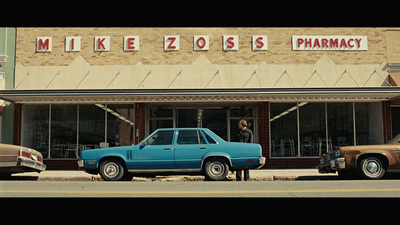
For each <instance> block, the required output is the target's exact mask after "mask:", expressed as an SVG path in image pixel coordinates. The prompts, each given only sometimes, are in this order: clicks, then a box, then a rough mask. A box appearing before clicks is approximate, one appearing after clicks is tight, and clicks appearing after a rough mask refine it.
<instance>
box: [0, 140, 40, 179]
mask: <svg viewBox="0 0 400 225" xmlns="http://www.w3.org/2000/svg"><path fill="white" fill-rule="evenodd" d="M44 170H46V165H45V164H43V156H42V153H40V152H38V151H36V150H34V149H30V148H25V147H22V146H17V145H9V144H0V177H6V176H10V175H11V174H13V173H23V172H38V173H40V172H42V171H44Z"/></svg>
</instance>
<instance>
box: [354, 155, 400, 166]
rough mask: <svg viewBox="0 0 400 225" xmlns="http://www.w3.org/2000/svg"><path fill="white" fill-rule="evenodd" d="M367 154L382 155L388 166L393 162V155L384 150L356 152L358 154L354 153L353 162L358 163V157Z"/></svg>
mask: <svg viewBox="0 0 400 225" xmlns="http://www.w3.org/2000/svg"><path fill="white" fill-rule="evenodd" d="M368 155H371V156H372V155H379V156H382V157H383V158H384V159H386V160H387V166H388V167H389V166H391V165H392V164H395V161H396V160H395V159H394V158H393V156H392V155H390V154H386V152H365V153H361V154H358V155H356V156H355V163H356V165H358V163H359V162H360V161H359V159H360V158H364V157H366V156H368Z"/></svg>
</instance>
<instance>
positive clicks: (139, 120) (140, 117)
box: [135, 103, 145, 144]
mask: <svg viewBox="0 0 400 225" xmlns="http://www.w3.org/2000/svg"><path fill="white" fill-rule="evenodd" d="M144 126H145V110H144V103H136V104H135V144H138V143H139V142H140V141H142V140H143V139H144V138H145V136H144V131H145V129H144Z"/></svg>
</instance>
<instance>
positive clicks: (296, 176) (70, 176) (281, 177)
mask: <svg viewBox="0 0 400 225" xmlns="http://www.w3.org/2000/svg"><path fill="white" fill-rule="evenodd" d="M332 176H334V177H337V174H321V173H319V172H318V170H317V169H259V170H250V180H251V181H291V180H318V179H325V178H332ZM9 179H17V180H38V181H103V179H102V178H101V177H100V175H99V174H98V175H92V174H88V173H85V172H84V171H82V170H46V171H44V172H42V173H36V172H29V173H19V174H13V175H12V177H11V178H9ZM203 180H204V176H190V175H185V176H176V175H174V176H157V177H156V178H145V177H134V178H133V181H203ZM227 180H236V178H235V174H234V173H231V172H229V174H228V177H227Z"/></svg>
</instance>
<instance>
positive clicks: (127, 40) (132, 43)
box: [124, 36, 139, 52]
mask: <svg viewBox="0 0 400 225" xmlns="http://www.w3.org/2000/svg"><path fill="white" fill-rule="evenodd" d="M138 50H139V36H125V37H124V51H126V52H129V51H138Z"/></svg>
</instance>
